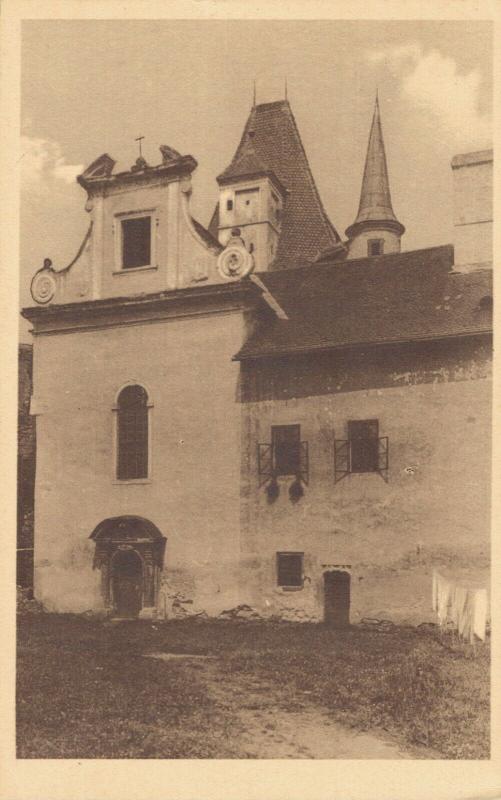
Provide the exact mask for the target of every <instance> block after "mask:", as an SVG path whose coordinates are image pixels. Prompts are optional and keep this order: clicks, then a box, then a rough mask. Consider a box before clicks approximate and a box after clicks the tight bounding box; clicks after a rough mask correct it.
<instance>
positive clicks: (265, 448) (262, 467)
mask: <svg viewBox="0 0 501 800" xmlns="http://www.w3.org/2000/svg"><path fill="white" fill-rule="evenodd" d="M257 464H258V467H257V469H258V474H259V488H261V486H264V484H265V483H267V482H268V481H269V480H271V478H272V477H273V447H272V445H271V444H258V446H257Z"/></svg>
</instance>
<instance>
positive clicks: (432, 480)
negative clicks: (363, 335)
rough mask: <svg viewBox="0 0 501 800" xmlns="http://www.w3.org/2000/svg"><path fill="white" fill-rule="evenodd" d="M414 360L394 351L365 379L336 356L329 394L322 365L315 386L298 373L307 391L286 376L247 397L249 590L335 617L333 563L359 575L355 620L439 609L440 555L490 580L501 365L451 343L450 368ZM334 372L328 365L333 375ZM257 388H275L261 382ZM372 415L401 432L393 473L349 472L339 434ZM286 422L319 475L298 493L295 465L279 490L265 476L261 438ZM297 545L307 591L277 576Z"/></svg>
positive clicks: (293, 613)
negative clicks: (493, 423)
mask: <svg viewBox="0 0 501 800" xmlns="http://www.w3.org/2000/svg"><path fill="white" fill-rule="evenodd" d="M477 355H478V354H477ZM324 366H325V367H326V368H327V367H328V366H329V365H328V364H327V363H325V364H324ZM330 367H331V368H332V363H331V364H330ZM358 368H360V365H358ZM401 368H402V364H401V363H395V365H394V367H392V365H391V363H388V364H387V365H386V367H385V368H384V369H383V368H382V367H381V368H380V369H379V370H378V372H379V379H378V380H377V379H374V376H371V374H370V372H369V373H368V374H367V373H366V379H367V384H366V385H369V386H372V387H373V388H357V377H356V373H357V369H355V370H354V369H352V370H351V373H352V374H351V380H347V379H345V380H344V381H341V382H340V381H339V375H338V376H336V375H335V372H336V369H335V367H334V368H332V370H331V373H330V375H331V376H333V380H334V381H336V382H337V388H336V386H334V387H333V389H332V391H331V393H329V394H322V387H321V383H319V381H318V375H317V376H314V377H313V381H314V382H315V384H316V385H315V387H312V386H310V390H311V393H310V394H309V395H308V394H307V391H306V390H305V387H304V386H303V387H302V391H301V387H300V386H299V385H298V384H294V385H295V386H296V388H297V387H298V386H299V390H296V391H295V392H288V391H287V388H286V386H287V383H288V381H287V378H286V376H285V375H282V377H281V378H279V379H278V380H277V381H276V383H275V385H274V387H273V389H274V390H273V397H269V396H268V398H267V399H262V400H256V399H254V400H250V401H249V402H245V403H243V405H242V418H243V424H242V437H243V439H242V453H243V457H242V497H243V500H242V564H243V567H244V570H245V573H244V575H243V578H242V580H243V586H245V587H246V590H247V595H246V598H245V600H246V602H247V603H248V604H249V605H251V606H253V607H256V608H257V609H259V611H260V612H261V613H263V614H265V615H279V616H282V617H283V616H285V617H289V618H291V619H311V620H320V619H322V617H323V580H324V579H323V574H324V572H325V571H327V570H329V569H346V570H347V571H349V572H350V574H351V620H352V621H353V622H356V621H357V620H360V619H361V618H362V617H364V616H372V617H379V618H389V619H392V620H394V621H404V622H421V621H423V620H426V619H433V614H432V612H431V576H432V571H433V568H435V567H436V568H437V569H439V570H442V571H443V572H445V574H453V575H455V576H459V577H462V578H468V579H470V580H479V581H481V582H482V583H485V582H486V581H487V580H488V564H489V524H490V510H489V509H490V419H491V383H490V380H489V378H488V374H489V368H488V364H487V362H479V361H478V359H477V360H474V361H471V360H469V359H466V358H464V357H461V356H458V355H457V354H451V356H450V359H449V364H448V365H447V364H446V363H444V361H442V369H441V370H440V371H438V372H437V371H436V370H435V369H434V368H433V365H432V364H428V368H426V367H424V368H423V365H421V368H420V369H415V368H414V369H413V368H412V367H411V369H409V370H407V371H402V369H401ZM267 369H268V370H269V371H270V372H272V371H273V366H272V365H271V364H269V365H268V367H267ZM277 371H278V370H276V371H275V375H276V374H277ZM284 371H285V370H284ZM292 372H293V368H292V366H291V368H290V373H292ZM348 372H349V370H348ZM383 373H384V374H383ZM330 379H331V378H330V377H329V376H328V375H327V373H326V372H325V373H324V386H325V385H326V383H327V382H328V380H330ZM358 382H359V383H360V380H358ZM376 387H377V388H376ZM253 393H254V396H255V397H256V396H259V394H261V396H263V395H264V394H265V392H263V391H262V390H260V389H259V386H257V385H256V384H254V385H253ZM280 394H282V397H284V399H282V400H280V399H279V396H280ZM248 396H250V395H248ZM372 418H376V419H378V420H379V431H380V436H387V437H388V439H389V472H388V482H385V481H384V480H383V478H382V477H381V476H380V475H379V474H377V473H371V474H351V475H348V476H346V477H344V478H342V479H341V480H340V481H339V482H337V483H336V482H335V471H334V440H335V439H346V438H347V422H348V420H350V419H372ZM277 424H280V425H284V424H285V425H286V424H300V425H301V439H302V440H303V441H306V442H308V449H309V465H310V468H309V483H308V485H307V486H305V487H304V496H303V497H302V498H301V499H300V500H299V501H298V502H296V503H293V502H291V499H290V497H289V494H288V489H289V486H290V484H291V483H292V480H293V478H279V479H278V481H279V486H280V494H279V496H278V498H277V499H276V500H275V502H273V503H270V502H269V501H268V498H267V494H266V491H265V489H264V488H259V478H258V462H257V444H258V443H259V442H262V443H266V442H270V439H271V431H270V429H271V426H272V425H277ZM284 551H291V552H303V553H304V576H305V580H304V586H303V588H302V589H301V590H296V591H290V590H285V589H283V588H280V587H278V586H277V576H276V553H277V552H284Z"/></svg>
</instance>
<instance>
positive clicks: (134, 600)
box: [90, 516, 166, 617]
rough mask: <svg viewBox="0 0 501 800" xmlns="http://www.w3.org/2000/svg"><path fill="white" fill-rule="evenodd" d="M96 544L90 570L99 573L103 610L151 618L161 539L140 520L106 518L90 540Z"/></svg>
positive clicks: (150, 525) (152, 527)
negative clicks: (93, 569)
mask: <svg viewBox="0 0 501 800" xmlns="http://www.w3.org/2000/svg"><path fill="white" fill-rule="evenodd" d="M90 538H91V539H93V540H94V541H95V543H96V550H95V555H94V568H96V569H100V570H101V592H102V596H103V602H104V605H105V607H106V608H108V609H110V611H113V612H115V613H116V614H118V615H119V616H125V617H137V616H138V615H139V616H145V617H149V616H153V614H154V612H155V608H156V602H157V594H158V588H159V584H160V573H161V572H162V569H163V560H164V551H165V543H166V539H165V536H162V534H161V533H160V531H159V530H158V528H157V527H156V525H154V524H153V523H152V522H150V521H149V520H147V519H144V518H143V517H132V516H124V517H110V518H109V519H105V520H103V521H102V522H100V523H99V525H97V527H96V528H95V529H94V530H93V532H92V534H91V536H90Z"/></svg>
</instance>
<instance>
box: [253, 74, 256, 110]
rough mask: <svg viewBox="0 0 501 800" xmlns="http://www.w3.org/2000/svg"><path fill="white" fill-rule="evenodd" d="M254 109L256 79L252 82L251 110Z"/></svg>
mask: <svg viewBox="0 0 501 800" xmlns="http://www.w3.org/2000/svg"><path fill="white" fill-rule="evenodd" d="M255 107H256V79H255V78H254V81H253V92H252V108H255Z"/></svg>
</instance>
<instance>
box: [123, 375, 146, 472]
mask: <svg viewBox="0 0 501 800" xmlns="http://www.w3.org/2000/svg"><path fill="white" fill-rule="evenodd" d="M117 434H118V435H117V445H118V447H117V478H118V480H133V479H135V478H147V477H148V395H147V393H146V391H145V389H143V387H142V386H126V387H125V388H124V389H122V391H121V392H120V395H119V397H118V417H117Z"/></svg>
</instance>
